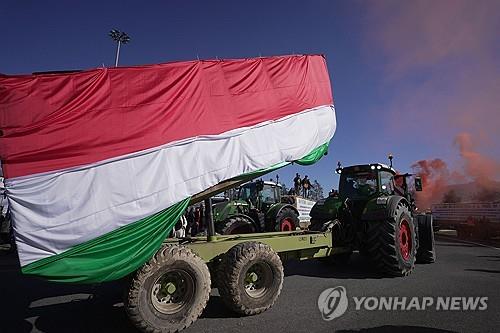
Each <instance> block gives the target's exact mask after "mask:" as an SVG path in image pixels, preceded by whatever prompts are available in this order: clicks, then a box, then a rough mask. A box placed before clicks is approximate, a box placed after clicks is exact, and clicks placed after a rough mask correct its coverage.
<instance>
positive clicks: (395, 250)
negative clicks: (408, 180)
mask: <svg viewBox="0 0 500 333" xmlns="http://www.w3.org/2000/svg"><path fill="white" fill-rule="evenodd" d="M415 236H416V231H415V225H414V222H413V219H412V217H411V215H410V211H409V210H408V207H407V206H406V205H404V204H403V203H399V204H398V206H397V208H396V211H395V214H394V216H393V217H391V218H388V219H386V220H383V221H373V222H371V223H370V224H369V225H368V231H367V237H366V239H367V241H366V242H367V244H366V245H367V249H368V252H369V255H370V257H371V259H372V260H373V262H374V263H375V265H377V266H378V268H379V269H380V270H381V271H382V272H384V273H386V274H388V275H391V276H406V275H408V274H410V273H411V271H412V270H413V268H414V267H415V254H416V249H417V242H416V237H415Z"/></svg>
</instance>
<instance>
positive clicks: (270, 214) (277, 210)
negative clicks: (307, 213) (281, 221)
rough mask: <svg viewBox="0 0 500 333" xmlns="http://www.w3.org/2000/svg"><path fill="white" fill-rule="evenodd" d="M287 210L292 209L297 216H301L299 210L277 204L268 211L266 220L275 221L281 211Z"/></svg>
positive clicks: (288, 205) (284, 204)
mask: <svg viewBox="0 0 500 333" xmlns="http://www.w3.org/2000/svg"><path fill="white" fill-rule="evenodd" d="M285 208H290V209H291V210H293V211H294V212H295V213H296V214H297V216H299V211H298V210H297V208H295V206H293V205H290V204H286V203H277V204H275V205H273V206H272V207H271V208H270V209H269V210H268V211H267V214H266V220H273V221H274V220H275V219H276V217H277V216H278V215H280V213H281V211H282V210H283V209H285Z"/></svg>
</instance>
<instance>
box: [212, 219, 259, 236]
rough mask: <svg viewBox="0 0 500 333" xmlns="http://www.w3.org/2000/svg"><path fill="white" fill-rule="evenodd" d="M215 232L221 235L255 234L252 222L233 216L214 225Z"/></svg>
mask: <svg viewBox="0 0 500 333" xmlns="http://www.w3.org/2000/svg"><path fill="white" fill-rule="evenodd" d="M215 227H216V231H217V233H219V234H221V235H236V234H251V233H254V232H257V230H256V228H255V226H254V224H253V222H252V221H251V220H250V219H249V218H245V217H244V216H233V217H230V218H228V219H227V220H225V221H224V222H222V223H220V224H216V226H215Z"/></svg>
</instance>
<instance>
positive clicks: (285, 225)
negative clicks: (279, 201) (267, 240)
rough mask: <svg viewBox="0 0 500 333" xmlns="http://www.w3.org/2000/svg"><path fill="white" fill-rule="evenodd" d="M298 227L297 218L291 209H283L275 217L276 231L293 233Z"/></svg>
mask: <svg viewBox="0 0 500 333" xmlns="http://www.w3.org/2000/svg"><path fill="white" fill-rule="evenodd" d="M298 225H299V217H298V216H297V213H295V212H294V211H293V209H291V208H283V209H282V210H281V212H280V213H279V214H278V216H277V217H276V231H294V230H295V228H297V226H298Z"/></svg>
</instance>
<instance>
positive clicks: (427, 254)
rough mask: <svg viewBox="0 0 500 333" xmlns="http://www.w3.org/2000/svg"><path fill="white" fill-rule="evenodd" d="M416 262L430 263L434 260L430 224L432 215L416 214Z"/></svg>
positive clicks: (432, 230)
mask: <svg viewBox="0 0 500 333" xmlns="http://www.w3.org/2000/svg"><path fill="white" fill-rule="evenodd" d="M416 220H417V222H418V250H417V263H418V264H432V263H433V262H435V261H436V251H435V244H434V228H433V226H432V215H430V214H425V215H418V216H417V219H416Z"/></svg>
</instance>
